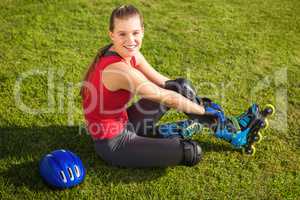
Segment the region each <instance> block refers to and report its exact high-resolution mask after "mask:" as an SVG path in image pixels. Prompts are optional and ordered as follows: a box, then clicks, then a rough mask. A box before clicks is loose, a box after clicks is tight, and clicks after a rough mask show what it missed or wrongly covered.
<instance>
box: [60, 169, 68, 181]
mask: <svg viewBox="0 0 300 200" xmlns="http://www.w3.org/2000/svg"><path fill="white" fill-rule="evenodd" d="M59 174H60V177H61V179H62V181H63V182H64V183H67V177H66V175H65V173H64V172H63V171H62V170H61V171H60V172H59Z"/></svg>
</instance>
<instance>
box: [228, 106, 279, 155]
mask: <svg viewBox="0 0 300 200" xmlns="http://www.w3.org/2000/svg"><path fill="white" fill-rule="evenodd" d="M274 113H275V108H274V106H272V105H270V104H268V105H266V106H265V108H264V109H263V110H260V108H259V106H258V105H257V104H253V105H252V106H251V107H250V108H249V109H248V110H247V111H246V112H245V113H243V114H242V115H240V116H238V117H236V118H231V120H232V122H234V123H235V126H236V127H237V129H240V130H238V131H237V132H236V133H235V134H233V135H232V138H231V144H232V145H233V146H234V147H236V148H241V149H243V151H244V152H245V153H246V154H250V155H254V154H255V147H254V145H255V143H258V142H260V141H261V139H262V135H261V133H260V132H259V131H260V130H261V129H266V128H267V127H268V125H269V123H268V120H267V117H269V116H272V115H273V114H274Z"/></svg>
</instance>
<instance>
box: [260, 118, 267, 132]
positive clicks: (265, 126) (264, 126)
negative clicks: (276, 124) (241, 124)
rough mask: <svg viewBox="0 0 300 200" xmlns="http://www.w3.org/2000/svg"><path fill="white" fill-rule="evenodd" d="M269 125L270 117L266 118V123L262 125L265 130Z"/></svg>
mask: <svg viewBox="0 0 300 200" xmlns="http://www.w3.org/2000/svg"><path fill="white" fill-rule="evenodd" d="M268 127H269V120H268V119H265V121H264V123H263V125H262V127H261V128H262V129H263V130H265V129H267V128H268Z"/></svg>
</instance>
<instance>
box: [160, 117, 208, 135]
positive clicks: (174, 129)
mask: <svg viewBox="0 0 300 200" xmlns="http://www.w3.org/2000/svg"><path fill="white" fill-rule="evenodd" d="M202 128H203V126H202V124H200V123H198V122H195V121H193V120H183V121H179V122H174V123H167V124H162V125H159V126H157V127H156V131H155V132H156V133H157V134H158V135H159V137H162V138H171V137H182V138H185V139H186V138H191V137H192V136H193V135H194V134H196V133H199V132H201V130H202Z"/></svg>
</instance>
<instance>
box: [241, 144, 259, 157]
mask: <svg viewBox="0 0 300 200" xmlns="http://www.w3.org/2000/svg"><path fill="white" fill-rule="evenodd" d="M255 152H256V149H255V147H254V146H253V145H251V146H247V147H245V148H243V153H244V154H248V155H250V156H253V155H254V154H255Z"/></svg>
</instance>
